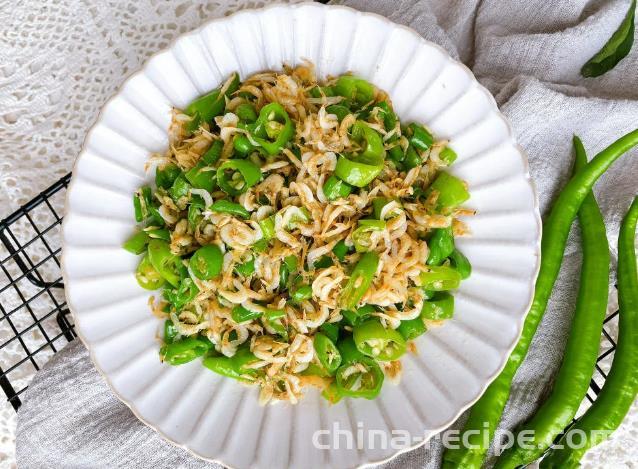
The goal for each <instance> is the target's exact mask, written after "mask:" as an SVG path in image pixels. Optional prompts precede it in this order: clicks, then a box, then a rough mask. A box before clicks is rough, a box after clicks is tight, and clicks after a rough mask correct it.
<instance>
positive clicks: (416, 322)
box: [397, 316, 427, 340]
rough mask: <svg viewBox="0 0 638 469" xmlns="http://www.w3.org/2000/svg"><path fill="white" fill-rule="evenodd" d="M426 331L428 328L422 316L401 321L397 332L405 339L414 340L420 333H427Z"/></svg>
mask: <svg viewBox="0 0 638 469" xmlns="http://www.w3.org/2000/svg"><path fill="white" fill-rule="evenodd" d="M426 331H427V328H426V327H425V323H424V322H423V318H421V317H420V316H419V317H416V318H414V319H407V320H405V321H401V324H399V327H397V332H398V333H399V334H401V337H403V338H404V339H405V340H414V339H416V338H417V337H419V336H420V335H423V334H425V332H426Z"/></svg>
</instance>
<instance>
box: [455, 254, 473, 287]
mask: <svg viewBox="0 0 638 469" xmlns="http://www.w3.org/2000/svg"><path fill="white" fill-rule="evenodd" d="M449 257H450V264H451V265H452V267H454V268H455V269H456V271H457V272H458V273H459V274H461V278H462V279H463V280H465V279H466V278H468V277H469V276H470V275H471V274H472V264H470V261H469V260H468V259H467V257H465V255H464V254H463V253H462V252H461V251H459V250H458V249H454V250H453V251H452V253H451V254H450V256H449Z"/></svg>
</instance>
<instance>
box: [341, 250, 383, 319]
mask: <svg viewBox="0 0 638 469" xmlns="http://www.w3.org/2000/svg"><path fill="white" fill-rule="evenodd" d="M378 266H379V255H378V254H377V253H376V252H365V253H363V255H362V256H361V258H360V259H359V262H357V265H355V267H354V269H353V270H352V273H351V274H350V278H349V279H348V283H347V284H346V286H345V287H344V289H343V291H342V292H341V297H340V302H341V306H342V307H343V308H345V309H352V308H354V307H355V306H356V305H357V304H358V303H359V301H361V298H363V295H365V293H366V292H367V291H368V288H370V285H371V284H372V279H373V278H374V276H375V274H376V272H377V267H378Z"/></svg>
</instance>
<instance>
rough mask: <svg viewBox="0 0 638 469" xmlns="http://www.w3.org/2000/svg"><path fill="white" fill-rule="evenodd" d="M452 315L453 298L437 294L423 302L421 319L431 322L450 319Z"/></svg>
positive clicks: (444, 294)
mask: <svg viewBox="0 0 638 469" xmlns="http://www.w3.org/2000/svg"><path fill="white" fill-rule="evenodd" d="M453 315H454V297H453V296H452V295H450V294H449V293H446V292H438V293H436V294H435V295H434V297H432V298H431V299H429V300H427V301H424V302H423V307H422V308H421V317H422V318H423V319H429V320H432V321H442V320H444V319H450V318H451V317H452V316H453Z"/></svg>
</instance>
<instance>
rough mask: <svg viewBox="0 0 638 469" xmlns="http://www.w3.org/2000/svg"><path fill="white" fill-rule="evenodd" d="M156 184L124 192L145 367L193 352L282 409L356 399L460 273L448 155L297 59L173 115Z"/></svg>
mask: <svg viewBox="0 0 638 469" xmlns="http://www.w3.org/2000/svg"><path fill="white" fill-rule="evenodd" d="M168 132H169V146H168V150H167V151H166V152H165V153H164V154H156V155H152V157H151V159H150V161H149V164H148V167H149V168H155V186H156V187H142V188H140V189H139V190H138V191H136V193H135V194H134V197H133V203H134V209H135V219H136V221H137V222H139V223H141V224H143V227H142V228H141V229H140V230H139V231H138V232H137V233H135V234H134V235H133V236H132V237H131V238H130V239H129V240H128V241H127V242H126V243H125V245H124V247H125V248H126V249H127V250H129V251H131V252H133V253H135V254H142V258H141V262H140V263H139V267H138V269H137V272H136V277H137V281H138V282H139V284H140V285H141V286H142V287H143V288H146V289H149V290H156V289H162V293H161V298H152V299H151V309H152V311H153V313H154V314H155V315H157V316H159V317H161V318H163V319H165V327H164V333H163V337H162V341H163V344H162V347H161V350H160V358H161V360H163V361H164V362H167V363H170V364H171V365H180V364H183V363H187V362H190V361H192V360H194V359H196V358H197V357H203V364H204V366H205V367H207V368H209V369H210V370H212V371H214V372H216V373H219V374H221V375H224V376H227V377H231V378H234V379H237V380H240V381H242V382H245V383H252V384H256V385H259V386H260V388H261V392H260V402H262V403H266V402H268V401H271V400H287V401H290V402H292V403H296V402H297V401H298V400H299V399H300V398H301V396H302V389H303V388H304V386H305V385H309V384H312V385H316V386H320V387H321V388H322V389H323V395H324V397H326V398H327V399H329V400H330V401H332V402H336V401H338V400H339V399H340V398H342V397H364V398H367V399H372V398H374V397H375V396H377V395H378V394H379V391H380V389H381V386H382V384H383V381H384V377H385V376H388V378H390V379H392V380H396V379H398V378H399V376H400V372H401V363H400V361H399V358H400V357H401V355H403V354H404V353H406V350H412V351H414V350H415V349H414V344H413V343H412V342H411V341H412V340H413V339H415V338H416V337H418V336H420V335H421V334H423V333H424V332H425V331H426V329H427V327H432V326H435V325H437V324H440V323H441V321H443V320H446V319H449V318H450V317H452V314H453V310H454V297H453V296H451V295H450V293H449V291H450V290H453V289H455V288H457V287H458V286H459V284H460V282H461V280H462V279H464V278H466V277H468V276H469V274H470V270H471V267H470V264H469V262H468V260H467V259H466V258H465V256H464V255H463V254H462V253H461V252H460V251H459V250H458V249H456V247H455V243H454V239H455V237H456V236H463V235H465V234H467V232H468V230H467V227H466V226H465V224H464V223H463V222H462V221H461V220H459V218H458V217H459V216H461V215H470V214H472V211H471V210H467V209H463V208H461V204H463V203H464V202H465V201H466V200H468V198H469V194H468V191H467V188H466V184H465V183H464V182H463V181H461V180H460V179H458V178H456V177H455V176H453V175H452V174H450V173H449V172H447V171H446V168H447V167H448V166H449V165H451V164H452V163H453V162H454V160H455V159H456V153H455V152H454V151H453V150H452V149H451V148H450V147H449V146H447V142H445V141H437V140H436V139H435V138H434V136H433V135H432V133H431V132H430V131H429V130H428V129H427V128H426V127H425V126H423V125H421V124H419V123H410V124H409V125H404V124H402V123H401V122H400V121H399V119H398V118H397V116H396V114H395V113H394V111H393V109H392V104H391V102H390V99H389V97H388V95H387V94H386V93H385V92H383V91H382V90H379V89H377V88H376V87H375V86H374V85H372V84H371V83H369V82H367V81H365V80H363V79H361V78H358V77H356V76H351V75H342V76H340V77H336V78H329V79H328V80H327V81H325V82H322V83H318V81H317V78H316V77H315V75H314V70H313V67H312V66H311V65H310V64H306V65H303V66H299V67H296V68H294V69H292V68H285V69H284V71H283V72H282V73H275V72H265V73H258V74H256V75H253V76H251V77H248V78H247V79H246V80H245V81H243V82H240V80H239V76H238V75H237V74H233V75H232V76H230V77H229V78H228V80H227V81H226V82H225V83H224V84H223V86H221V87H220V88H218V89H215V90H213V91H211V92H210V93H208V94H206V95H204V96H201V97H200V98H198V99H196V100H195V101H193V102H192V103H190V104H189V105H188V106H187V107H186V108H185V109H183V110H179V109H175V110H174V111H173V117H172V122H171V125H170V128H169V131H168Z"/></svg>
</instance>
